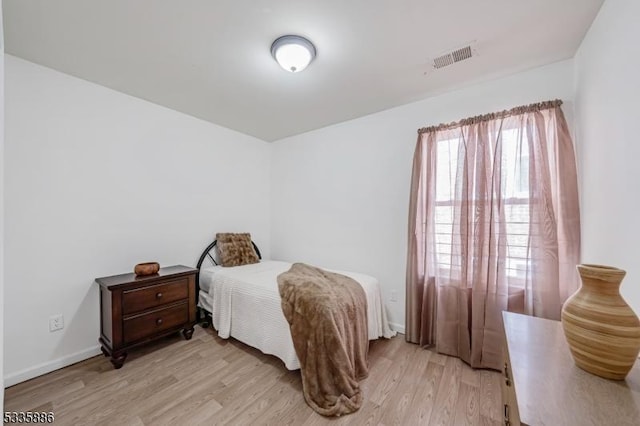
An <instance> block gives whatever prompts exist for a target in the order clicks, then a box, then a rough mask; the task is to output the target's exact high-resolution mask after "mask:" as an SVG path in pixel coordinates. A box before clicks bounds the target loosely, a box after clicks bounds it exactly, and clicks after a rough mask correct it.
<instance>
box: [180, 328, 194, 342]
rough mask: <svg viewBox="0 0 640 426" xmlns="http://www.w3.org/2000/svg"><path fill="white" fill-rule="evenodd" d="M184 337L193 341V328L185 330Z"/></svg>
mask: <svg viewBox="0 0 640 426" xmlns="http://www.w3.org/2000/svg"><path fill="white" fill-rule="evenodd" d="M182 335H183V336H184V338H185V339H187V340H191V336H193V327H191V328H185V329H183V330H182Z"/></svg>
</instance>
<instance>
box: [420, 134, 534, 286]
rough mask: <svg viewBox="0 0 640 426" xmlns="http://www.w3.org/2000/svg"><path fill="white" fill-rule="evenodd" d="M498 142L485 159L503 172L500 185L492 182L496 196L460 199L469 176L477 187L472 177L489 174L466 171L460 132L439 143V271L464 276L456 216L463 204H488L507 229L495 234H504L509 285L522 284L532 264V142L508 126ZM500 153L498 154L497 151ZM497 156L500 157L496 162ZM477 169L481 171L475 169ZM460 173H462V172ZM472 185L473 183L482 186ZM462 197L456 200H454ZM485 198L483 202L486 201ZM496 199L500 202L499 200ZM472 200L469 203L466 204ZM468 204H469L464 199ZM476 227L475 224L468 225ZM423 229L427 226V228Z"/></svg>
mask: <svg viewBox="0 0 640 426" xmlns="http://www.w3.org/2000/svg"><path fill="white" fill-rule="evenodd" d="M497 136H498V137H497V138H496V139H497V140H496V139H494V140H495V143H494V144H492V146H490V147H489V152H488V153H487V158H489V161H499V162H500V163H499V164H493V167H491V168H490V169H491V170H494V171H496V172H498V171H499V172H500V174H501V179H499V180H498V179H496V181H499V182H500V184H496V185H500V186H496V185H493V186H489V188H492V191H493V194H477V193H475V194H473V196H472V199H467V200H463V201H462V202H461V201H460V198H461V197H456V196H455V194H457V193H463V192H464V191H463V189H462V188H460V187H457V186H456V185H462V184H463V182H465V179H466V181H467V182H468V183H470V184H471V185H473V180H474V179H482V178H484V179H491V177H490V176H474V175H473V174H474V171H473V170H471V171H469V172H467V175H462V173H465V170H467V169H468V168H465V167H466V166H465V165H464V164H463V163H464V158H465V146H464V140H463V139H462V135H460V137H457V138H456V137H454V138H452V139H443V140H440V141H438V142H437V153H436V155H437V162H436V197H435V198H436V202H435V206H436V207H435V217H434V221H435V239H436V241H435V243H436V256H435V257H436V264H437V266H438V269H439V270H440V271H441V272H445V271H446V272H447V273H448V275H449V276H450V277H451V278H452V279H456V278H460V272H461V270H462V267H463V264H462V262H463V256H462V255H461V241H462V238H464V236H463V235H461V229H459V227H458V229H456V225H455V223H456V221H455V220H454V218H455V215H459V214H460V209H462V208H474V209H477V208H478V207H481V206H482V204H483V203H484V205H485V207H487V208H491V209H493V211H492V215H493V216H494V219H493V220H495V215H496V214H497V215H499V216H498V219H497V223H498V225H499V226H500V227H501V229H502V230H503V231H502V232H497V235H502V236H504V238H503V239H502V244H504V245H505V247H504V248H505V250H506V254H507V255H506V259H505V262H504V268H505V272H506V275H507V277H509V278H512V279H510V283H512V284H514V285H518V282H519V281H522V282H524V278H525V277H526V275H527V274H528V271H529V270H530V268H531V261H530V260H527V259H528V257H529V256H527V252H528V250H529V242H530V241H529V240H530V236H529V232H530V223H529V142H528V139H527V136H526V134H525V133H524V132H522V131H521V130H519V129H506V130H502V131H500V132H499V134H498V135H497ZM496 151H497V152H496ZM496 159H497V160H496ZM476 173H477V172H476ZM459 174H460V175H459ZM481 186H482V185H477V186H476V185H473V186H472V187H474V188H475V187H481ZM456 198H457V199H458V200H459V201H458V202H457V203H454V200H455V199H456ZM483 198H484V200H483ZM496 200H497V201H496ZM465 202H469V204H467V205H466V206H465V205H463V203H465ZM465 204H466V203H465ZM469 225H470V226H473V223H470V224H469ZM423 229H424V228H423Z"/></svg>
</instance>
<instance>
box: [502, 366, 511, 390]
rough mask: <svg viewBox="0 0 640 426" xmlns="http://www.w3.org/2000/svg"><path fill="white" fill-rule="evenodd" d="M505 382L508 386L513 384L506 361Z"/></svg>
mask: <svg viewBox="0 0 640 426" xmlns="http://www.w3.org/2000/svg"><path fill="white" fill-rule="evenodd" d="M504 383H505V384H506V385H507V386H511V377H509V365H508V364H507V363H506V362H505V363H504Z"/></svg>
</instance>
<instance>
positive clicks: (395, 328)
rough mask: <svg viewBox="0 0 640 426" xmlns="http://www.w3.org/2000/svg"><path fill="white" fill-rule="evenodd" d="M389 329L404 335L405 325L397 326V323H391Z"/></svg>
mask: <svg viewBox="0 0 640 426" xmlns="http://www.w3.org/2000/svg"><path fill="white" fill-rule="evenodd" d="M389 327H391V329H392V330H393V331H396V332H398V333H400V334H404V325H401V324H396V323H393V322H390V323H389Z"/></svg>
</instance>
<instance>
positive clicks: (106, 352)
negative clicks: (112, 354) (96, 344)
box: [100, 346, 109, 357]
mask: <svg viewBox="0 0 640 426" xmlns="http://www.w3.org/2000/svg"><path fill="white" fill-rule="evenodd" d="M100 350H101V351H102V354H103V355H104V356H106V357H109V351H108V350H106V349H105V348H104V346H100Z"/></svg>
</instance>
